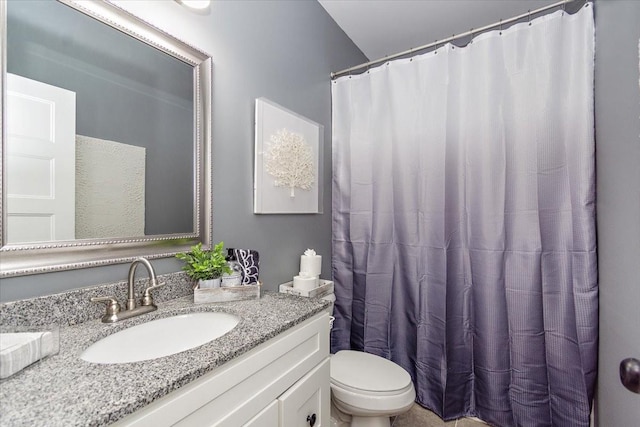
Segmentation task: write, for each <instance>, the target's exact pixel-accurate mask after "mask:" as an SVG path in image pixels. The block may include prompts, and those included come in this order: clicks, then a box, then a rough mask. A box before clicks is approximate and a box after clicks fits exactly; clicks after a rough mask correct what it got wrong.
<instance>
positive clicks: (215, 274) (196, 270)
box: [176, 242, 231, 288]
mask: <svg viewBox="0 0 640 427" xmlns="http://www.w3.org/2000/svg"><path fill="white" fill-rule="evenodd" d="M176 258H178V259H180V260H182V261H184V262H185V263H186V264H185V265H184V266H183V267H182V270H183V271H184V272H185V273H187V276H189V277H190V278H191V279H192V280H193V281H196V282H198V286H199V287H200V288H217V287H220V277H221V276H222V275H223V274H224V273H227V274H228V273H231V268H229V264H228V263H227V260H226V258H225V253H224V242H220V243H218V244H217V245H215V246H214V247H213V249H212V250H210V251H207V250H202V243H198V244H197V245H195V246H192V247H191V252H187V253H179V254H176Z"/></svg>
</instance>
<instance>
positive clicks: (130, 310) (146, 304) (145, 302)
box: [91, 258, 164, 323]
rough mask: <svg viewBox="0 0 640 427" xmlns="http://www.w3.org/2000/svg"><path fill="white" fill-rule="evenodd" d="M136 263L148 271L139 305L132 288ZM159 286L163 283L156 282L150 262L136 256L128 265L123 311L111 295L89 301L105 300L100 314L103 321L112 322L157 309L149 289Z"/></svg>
mask: <svg viewBox="0 0 640 427" xmlns="http://www.w3.org/2000/svg"><path fill="white" fill-rule="evenodd" d="M138 264H142V265H144V266H145V267H146V268H147V271H148V273H149V286H147V287H146V288H145V290H144V294H143V296H142V300H141V301H140V302H141V304H140V306H138V303H137V301H136V295H135V292H134V289H133V288H134V282H135V280H134V279H135V275H136V268H137V267H138ZM160 286H164V283H160V284H159V283H158V280H157V279H156V272H155V271H154V269H153V266H152V265H151V263H150V262H149V261H148V260H147V259H146V258H136V259H135V260H134V261H133V262H132V263H131V266H130V267H129V280H128V293H127V309H126V310H125V311H120V304H119V303H118V301H116V300H115V298H113V297H94V298H91V302H106V303H107V312H106V314H105V315H104V316H102V321H103V322H104V323H113V322H117V321H118V320H124V319H128V318H130V317H134V316H139V315H140V314H145V313H150V312H152V311H154V310H157V309H158V307H156V305H155V304H154V303H153V297H152V296H151V291H152V290H154V289H157V288H159V287H160Z"/></svg>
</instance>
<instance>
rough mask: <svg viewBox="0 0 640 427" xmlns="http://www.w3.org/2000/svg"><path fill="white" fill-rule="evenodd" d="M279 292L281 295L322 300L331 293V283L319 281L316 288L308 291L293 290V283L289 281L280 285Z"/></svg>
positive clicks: (329, 281) (330, 281)
mask: <svg viewBox="0 0 640 427" xmlns="http://www.w3.org/2000/svg"><path fill="white" fill-rule="evenodd" d="M280 292H282V293H283V294H291V295H297V296H300V297H312V298H322V297H323V296H326V295H329V294H331V293H333V281H332V280H324V279H319V280H318V287H317V288H313V289H311V290H309V291H305V290H302V289H296V288H294V287H293V281H291V282H287V283H283V284H281V285H280Z"/></svg>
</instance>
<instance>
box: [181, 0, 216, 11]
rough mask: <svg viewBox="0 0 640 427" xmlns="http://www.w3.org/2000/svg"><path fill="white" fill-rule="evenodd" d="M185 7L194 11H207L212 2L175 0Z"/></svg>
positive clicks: (204, 0) (207, 0) (206, 0)
mask: <svg viewBox="0 0 640 427" xmlns="http://www.w3.org/2000/svg"><path fill="white" fill-rule="evenodd" d="M175 1H176V2H177V3H180V4H181V5H183V6H186V7H188V8H189V9H193V10H205V9H207V8H209V6H210V5H211V0H175Z"/></svg>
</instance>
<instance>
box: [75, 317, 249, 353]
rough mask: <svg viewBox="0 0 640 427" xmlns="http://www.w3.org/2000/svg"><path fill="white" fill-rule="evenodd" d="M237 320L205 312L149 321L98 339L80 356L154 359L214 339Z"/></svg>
mask: <svg viewBox="0 0 640 427" xmlns="http://www.w3.org/2000/svg"><path fill="white" fill-rule="evenodd" d="M238 322H240V318H239V317H237V316H234V315H233V314H228V313H204V312H202V313H189V314H181V315H178V316H173V317H166V318H164V319H157V320H152V321H151V322H147V323H143V324H141V325H137V326H132V327H131V328H128V329H125V330H122V331H120V332H116V333H115V334H112V335H109V336H107V337H105V338H103V339H101V340H100V341H98V342H96V343H94V344H93V345H91V346H90V347H89V348H87V349H86V350H85V351H84V352H83V353H82V354H81V355H80V358H81V359H82V360H86V361H87V362H92V363H105V364H111V363H130V362H140V361H142V360H150V359H157V358H158V357H164V356H169V355H171V354H175V353H179V352H181V351H185V350H189V349H190V348H194V347H198V346H200V345H202V344H205V343H208V342H209V341H213V340H214V339H216V338H219V337H221V336H222V335H224V334H226V333H227V332H229V331H230V330H232V329H233V328H235V326H236V325H237V324H238Z"/></svg>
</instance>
